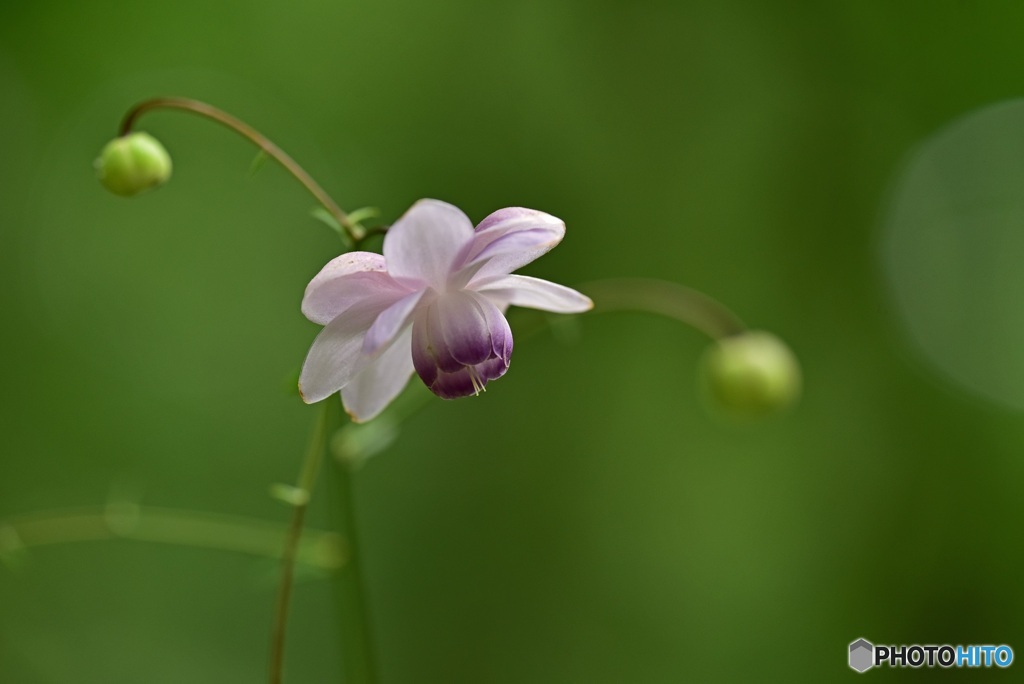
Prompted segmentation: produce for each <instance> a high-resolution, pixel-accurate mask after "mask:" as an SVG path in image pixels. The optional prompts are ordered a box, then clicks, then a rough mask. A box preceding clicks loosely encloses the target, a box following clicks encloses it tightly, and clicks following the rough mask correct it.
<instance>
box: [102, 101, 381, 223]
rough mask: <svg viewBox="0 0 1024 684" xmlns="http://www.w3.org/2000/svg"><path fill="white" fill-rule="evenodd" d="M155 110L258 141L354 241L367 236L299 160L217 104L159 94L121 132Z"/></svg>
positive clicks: (130, 115) (140, 107)
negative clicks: (184, 115) (178, 113)
mask: <svg viewBox="0 0 1024 684" xmlns="http://www.w3.org/2000/svg"><path fill="white" fill-rule="evenodd" d="M154 109H178V110H182V111H186V112H191V113H193V114H198V115H200V116H204V117H206V118H207V119H211V120H213V121H216V122H217V123H219V124H222V125H224V126H227V127H228V128H230V129H231V130H233V131H235V132H236V133H238V134H239V135H241V136H243V137H244V138H246V139H248V140H249V141H250V142H252V143H253V144H255V145H256V146H257V147H259V148H260V149H261V150H263V152H264V153H266V154H267V155H269V156H271V157H273V158H274V159H275V160H276V161H277V162H278V163H279V164H281V166H283V167H284V168H285V169H286V170H287V171H288V172H289V173H290V174H292V175H293V176H295V178H296V179H297V180H298V181H299V182H300V183H302V185H303V186H304V187H305V188H306V189H307V190H308V191H309V192H310V194H312V195H313V197H315V198H316V200H317V201H318V202H319V203H320V204H322V205H323V207H324V209H326V210H327V211H328V212H329V213H330V214H331V216H332V217H334V220H335V221H337V222H338V225H340V226H341V227H342V228H343V229H344V230H345V232H346V233H347V234H348V236H349V238H350V239H351V240H352V242H353V243H357V242H359V241H360V240H361V239H362V238H363V237H365V236H364V234H363V233H362V231H361V230H360V229H359V227H357V226H356V224H355V223H353V222H352V221H351V220H350V219H349V217H348V215H347V214H346V213H345V212H344V211H342V209H341V207H339V206H338V203H337V202H335V201H334V199H332V198H331V196H330V195H328V194H327V191H326V190H324V189H323V188H322V187H320V184H319V183H317V182H316V181H315V180H313V177H312V176H310V175H309V174H308V173H307V172H306V170H305V169H303V168H302V167H301V166H299V164H298V162H296V161H295V160H294V159H292V158H291V156H289V155H288V153H286V152H285V151H284V150H282V149H281V148H280V147H278V146H277V145H275V144H274V143H273V142H272V141H271V140H270V139H269V138H267V137H266V136H265V135H263V134H262V133H260V132H259V131H257V130H256V129H255V128H253V127H252V126H250V125H249V124H247V123H245V122H244V121H242V120H240V119H237V118H235V117H233V116H231V115H230V114H228V113H227V112H225V111H223V110H220V109H217V108H216V107H214V106H213V105H208V104H206V103H205V102H200V101H199V100H191V99H188V98H184V97H157V98H153V99H152V100H146V101H145V102H140V103H139V104H137V105H135V106H134V107H132V108H131V109H130V110H128V113H127V114H125V116H124V119H122V121H121V130H120V131H119V135H121V136H125V135H128V134H129V133H131V131H132V127H133V126H134V125H135V122H136V120H138V118H139V117H140V116H142V115H143V114H145V113H146V112H148V111H151V110H154Z"/></svg>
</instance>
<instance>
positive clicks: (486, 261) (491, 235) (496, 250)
mask: <svg viewBox="0 0 1024 684" xmlns="http://www.w3.org/2000/svg"><path fill="white" fill-rule="evenodd" d="M564 236H565V224H564V223H563V222H562V220H561V219H559V218H556V217H554V216H552V215H550V214H545V213H544V212H542V211H535V210H533V209H524V208H522V207H509V208H507V209H500V210H498V211H496V212H494V213H493V214H491V215H490V216H488V217H487V218H485V219H484V220H483V221H481V222H480V225H478V226H477V227H476V232H475V233H474V235H473V242H472V243H471V244H470V246H469V248H468V249H467V251H466V254H465V255H464V256H463V258H462V262H461V264H460V267H459V270H460V275H462V274H463V273H466V272H474V273H473V275H472V276H471V278H472V279H473V280H474V281H479V280H482V279H485V278H490V277H493V276H496V275H505V274H508V273H511V272H512V271H514V270H516V269H517V268H520V267H521V266H525V265H526V264H528V263H530V262H531V261H533V260H534V259H536V258H537V257H539V256H541V255H542V254H544V253H546V252H547V251H549V250H550V249H551V248H552V247H554V246H555V245H557V244H558V243H559V242H561V240H562V238H563V237H564ZM481 264H482V265H481ZM465 280H466V281H468V280H469V278H465Z"/></svg>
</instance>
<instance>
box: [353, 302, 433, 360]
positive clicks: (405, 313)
mask: <svg viewBox="0 0 1024 684" xmlns="http://www.w3.org/2000/svg"><path fill="white" fill-rule="evenodd" d="M425 294H426V290H419V291H418V292H413V293H412V294H410V295H406V296H405V297H402V298H401V299H399V300H398V301H397V302H395V303H394V304H392V305H391V306H389V307H388V308H386V309H384V311H382V312H381V314H380V316H377V320H375V321H374V322H373V325H371V326H370V330H369V331H368V332H367V333H366V339H365V340H364V341H363V351H364V352H366V353H367V354H373V353H375V352H376V351H377V350H378V349H380V348H381V347H383V346H384V345H386V344H387V343H389V342H390V341H391V340H393V339H394V338H395V336H396V335H398V333H400V332H401V331H402V328H404V327H405V326H406V325H408V324H409V323H410V322H411V320H412V315H413V313H414V312H415V310H416V305H417V304H419V303H420V300H422V299H423V296H424V295H425Z"/></svg>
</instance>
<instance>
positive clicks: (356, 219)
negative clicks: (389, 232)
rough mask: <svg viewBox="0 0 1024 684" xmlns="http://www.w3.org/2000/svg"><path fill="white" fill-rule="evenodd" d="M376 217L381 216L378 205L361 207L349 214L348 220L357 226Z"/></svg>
mask: <svg viewBox="0 0 1024 684" xmlns="http://www.w3.org/2000/svg"><path fill="white" fill-rule="evenodd" d="M375 218H380V209H378V208H377V207H359V208H358V209H356V210H355V211H352V212H350V213H349V215H348V220H349V221H351V222H352V223H354V224H355V225H357V226H358V225H359V224H361V223H362V222H363V221H365V220H367V219H375Z"/></svg>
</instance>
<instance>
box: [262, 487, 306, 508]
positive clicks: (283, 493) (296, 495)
mask: <svg viewBox="0 0 1024 684" xmlns="http://www.w3.org/2000/svg"><path fill="white" fill-rule="evenodd" d="M270 496H271V497H272V498H274V499H277V500H278V501H283V502H285V503H286V504H288V505H289V506H305V505H306V504H308V503H309V492H307V491H306V490H305V489H302V488H300V487H293V486H292V485H288V484H284V483H283V482H275V483H274V484H272V485H270Z"/></svg>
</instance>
